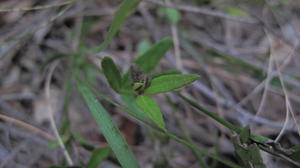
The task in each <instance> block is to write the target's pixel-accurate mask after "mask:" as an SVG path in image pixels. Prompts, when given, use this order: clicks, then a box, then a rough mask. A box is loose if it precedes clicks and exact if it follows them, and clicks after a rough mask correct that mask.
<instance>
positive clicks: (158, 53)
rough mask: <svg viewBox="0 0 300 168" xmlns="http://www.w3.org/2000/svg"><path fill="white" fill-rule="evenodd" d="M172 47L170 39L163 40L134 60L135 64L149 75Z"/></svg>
mask: <svg viewBox="0 0 300 168" xmlns="http://www.w3.org/2000/svg"><path fill="white" fill-rule="evenodd" d="M171 46H172V40H171V39H170V38H164V39H162V40H160V41H159V42H157V43H156V44H154V45H153V46H152V47H151V48H149V49H148V50H147V51H145V52H144V54H142V55H141V56H139V57H138V58H137V59H136V60H135V64H136V65H137V66H138V67H139V68H140V69H141V70H142V71H143V72H144V73H149V72H150V71H151V70H153V69H154V67H155V66H156V65H157V64H158V62H159V61H160V59H161V58H162V57H163V56H164V55H165V54H166V52H167V51H168V50H169V49H170V47H171Z"/></svg>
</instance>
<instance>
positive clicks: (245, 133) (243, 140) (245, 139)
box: [240, 126, 251, 144]
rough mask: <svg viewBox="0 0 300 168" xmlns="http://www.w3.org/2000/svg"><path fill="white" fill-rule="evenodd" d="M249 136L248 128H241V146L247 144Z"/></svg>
mask: <svg viewBox="0 0 300 168" xmlns="http://www.w3.org/2000/svg"><path fill="white" fill-rule="evenodd" d="M250 136H251V132H250V127H249V126H247V127H245V128H243V129H242V130H241V132H240V139H241V143H243V144H245V143H248V142H249V140H250Z"/></svg>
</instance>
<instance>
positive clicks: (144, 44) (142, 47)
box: [137, 39, 151, 55]
mask: <svg viewBox="0 0 300 168" xmlns="http://www.w3.org/2000/svg"><path fill="white" fill-rule="evenodd" d="M149 48H151V43H150V41H149V40H147V39H144V40H143V41H140V42H139V44H138V46H137V52H138V54H139V55H142V54H144V53H145V52H146V51H147V50H148V49H149Z"/></svg>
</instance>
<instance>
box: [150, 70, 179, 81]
mask: <svg viewBox="0 0 300 168" xmlns="http://www.w3.org/2000/svg"><path fill="white" fill-rule="evenodd" d="M175 74H182V72H181V71H179V70H177V69H171V70H168V71H163V72H157V73H154V74H151V76H150V77H151V79H154V78H157V77H159V76H163V75H175Z"/></svg>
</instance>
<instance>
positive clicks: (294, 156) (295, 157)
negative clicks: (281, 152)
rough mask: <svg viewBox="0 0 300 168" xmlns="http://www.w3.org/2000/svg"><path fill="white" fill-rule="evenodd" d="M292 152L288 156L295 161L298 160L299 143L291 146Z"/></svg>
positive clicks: (299, 155) (299, 154) (299, 152)
mask: <svg viewBox="0 0 300 168" xmlns="http://www.w3.org/2000/svg"><path fill="white" fill-rule="evenodd" d="M291 150H292V154H291V155H290V158H292V159H293V160H296V161H298V162H299V161H300V145H296V146H294V147H292V148H291Z"/></svg>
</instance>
